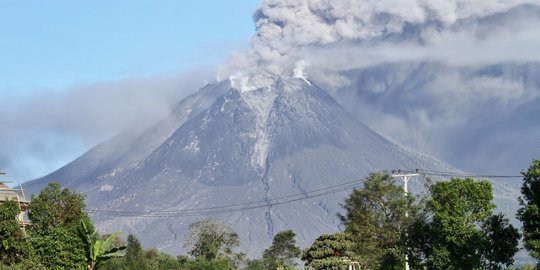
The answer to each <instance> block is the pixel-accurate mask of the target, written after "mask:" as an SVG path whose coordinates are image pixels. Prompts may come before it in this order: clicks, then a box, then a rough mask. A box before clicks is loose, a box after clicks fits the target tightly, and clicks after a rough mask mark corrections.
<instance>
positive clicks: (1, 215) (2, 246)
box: [0, 201, 28, 265]
mask: <svg viewBox="0 0 540 270" xmlns="http://www.w3.org/2000/svg"><path fill="white" fill-rule="evenodd" d="M19 212H20V209H19V205H18V203H17V202H15V201H7V202H4V203H2V204H0V263H3V264H5V265H13V264H15V263H18V262H20V261H21V260H23V259H24V258H25V257H26V256H27V254H28V252H27V249H28V246H27V245H26V240H25V238H24V232H23V231H22V229H21V227H20V226H19V223H18V221H17V215H18V214H19Z"/></svg>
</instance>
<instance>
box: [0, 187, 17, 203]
mask: <svg viewBox="0 0 540 270" xmlns="http://www.w3.org/2000/svg"><path fill="white" fill-rule="evenodd" d="M18 200H19V194H18V193H17V191H15V190H14V189H12V188H10V187H8V186H6V185H5V184H4V183H2V182H0V202H5V201H18Z"/></svg>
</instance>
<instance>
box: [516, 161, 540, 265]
mask: <svg viewBox="0 0 540 270" xmlns="http://www.w3.org/2000/svg"><path fill="white" fill-rule="evenodd" d="M521 174H522V175H523V184H522V186H521V194H522V196H521V197H520V199H519V203H520V205H521V208H520V209H519V210H518V214H517V217H518V219H519V220H520V221H521V222H522V223H523V240H524V246H525V248H526V249H527V250H528V251H529V253H530V254H531V256H532V257H533V258H535V259H536V260H540V160H533V162H532V163H531V165H530V166H529V169H528V170H527V171H525V172H522V173H521Z"/></svg>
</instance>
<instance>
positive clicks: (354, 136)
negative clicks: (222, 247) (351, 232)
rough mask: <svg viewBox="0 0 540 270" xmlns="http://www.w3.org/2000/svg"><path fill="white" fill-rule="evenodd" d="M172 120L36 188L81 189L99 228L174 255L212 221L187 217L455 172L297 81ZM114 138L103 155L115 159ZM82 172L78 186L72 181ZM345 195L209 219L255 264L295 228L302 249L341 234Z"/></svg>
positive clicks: (219, 100)
mask: <svg viewBox="0 0 540 270" xmlns="http://www.w3.org/2000/svg"><path fill="white" fill-rule="evenodd" d="M170 119H172V120H170ZM170 119H169V120H165V121H164V122H162V123H160V124H158V125H156V126H154V127H152V128H151V129H149V130H148V131H146V132H145V133H143V134H142V135H140V136H138V137H136V138H135V139H132V140H130V141H127V142H128V143H126V144H129V145H130V147H125V150H124V151H121V152H122V153H119V154H116V155H113V157H114V162H111V163H108V164H104V163H106V162H103V161H102V162H99V163H98V165H92V166H88V171H90V172H87V171H85V169H84V163H83V162H84V160H88V159H94V158H100V156H94V155H95V152H96V149H94V150H92V151H90V152H88V153H87V154H86V155H84V156H83V157H81V158H80V159H78V160H76V161H75V162H73V163H71V164H68V165H67V166H65V167H64V168H62V169H60V170H59V171H57V172H55V173H53V174H52V175H50V176H47V177H44V178H43V179H40V180H37V181H35V182H34V183H33V184H34V185H43V184H44V182H46V181H50V180H55V181H60V182H61V183H70V184H71V187H72V188H75V189H77V190H84V191H86V192H85V193H86V195H87V204H88V208H90V209H101V210H103V211H102V212H100V213H96V214H95V215H94V216H93V218H94V221H95V222H96V223H97V226H98V228H100V229H102V230H105V231H109V230H117V229H122V230H124V231H130V232H132V233H135V234H137V235H138V236H139V237H140V239H141V240H142V242H143V243H144V244H145V245H146V246H157V247H158V248H160V249H162V250H164V251H167V252H171V253H179V252H182V251H183V250H182V244H183V243H182V240H183V237H184V234H185V232H186V231H187V227H188V225H189V224H190V223H192V222H194V221H196V220H200V219H203V218H208V217H209V216H207V215H199V214H200V212H201V211H194V212H190V213H188V214H186V212H185V211H186V210H190V209H206V210H205V211H208V209H210V210H212V209H222V208H220V207H223V206H228V205H239V204H245V203H247V202H254V201H266V202H272V199H273V198H278V197H285V196H290V195H294V194H305V196H307V195H308V193H309V192H310V191H312V190H316V189H321V188H324V187H329V186H335V185H339V184H342V183H346V182H350V181H352V180H355V179H361V178H362V177H364V176H366V175H367V174H368V173H369V172H372V171H378V170H383V169H394V168H403V169H411V168H426V169H438V170H447V169H448V168H447V167H446V166H445V165H443V164H441V163H439V162H437V161H435V160H433V159H431V158H429V157H426V156H422V155H419V154H416V153H413V152H411V151H408V150H405V149H403V148H400V147H399V146H397V145H395V144H393V143H391V142H390V141H388V140H386V139H385V138H383V137H382V136H380V135H378V134H377V133H375V132H374V131H373V130H371V129H370V128H368V127H367V126H365V125H363V124H362V123H360V122H359V121H357V120H356V119H355V118H353V117H352V116H351V115H350V114H349V113H348V112H347V111H346V110H345V109H343V108H342V107H341V106H340V105H339V104H338V103H336V102H335V100H334V99H333V98H332V97H331V96H330V95H328V94H327V93H326V92H325V91H323V90H322V89H320V88H318V87H316V86H313V85H311V84H310V83H309V82H307V81H305V80H303V79H298V78H280V79H276V80H275V81H274V82H273V83H272V85H271V86H269V87H264V88H261V89H257V90H251V91H242V90H240V89H237V88H235V87H232V86H230V84H229V83H227V82H225V83H221V84H218V85H212V86H207V87H205V88H203V89H202V90H200V91H199V92H198V93H197V94H195V95H194V96H192V97H190V98H188V99H187V100H185V101H183V102H182V103H180V105H179V106H178V108H177V109H176V110H175V112H174V113H173V114H172V115H171V117H170ZM175 125H176V126H175ZM172 127H176V129H175V130H173V128H172ZM116 141H118V139H116V140H114V139H113V140H111V141H109V142H107V143H104V144H103V145H101V146H99V147H98V148H97V149H98V150H100V152H103V153H111V152H110V151H111V150H110V149H113V150H115V146H116ZM120 141H122V140H120ZM124 142H126V141H124ZM123 149H124V148H123ZM103 156H107V155H103ZM75 173H78V174H77V175H79V177H78V178H76V179H75V181H73V180H71V181H70V179H68V178H66V177H69V176H71V175H75ZM88 176H90V177H88ZM417 184H419V185H421V183H417ZM346 195H347V192H341V193H332V194H327V195H325V196H320V197H316V198H309V199H308V198H306V199H305V200H299V201H297V202H293V203H289V204H283V205H273V204H269V205H268V206H266V207H263V208H254V209H244V210H243V211H234V212H229V213H221V214H215V215H212V216H210V217H212V218H216V219H221V220H224V221H225V222H227V223H229V224H231V225H232V226H233V228H234V229H235V230H236V231H237V232H238V233H239V235H240V238H241V242H242V251H243V252H246V253H247V254H248V255H251V256H256V255H259V254H260V252H261V251H262V249H264V248H265V247H266V246H268V245H269V244H270V242H271V239H272V237H273V235H274V234H275V233H276V232H278V231H280V230H284V229H293V230H295V232H296V233H297V235H298V241H299V243H300V244H301V245H302V246H305V245H307V244H309V243H310V242H311V241H313V239H314V238H315V237H316V236H318V235H319V234H321V233H324V232H333V231H336V230H338V229H339V226H340V224H339V221H338V220H337V218H336V213H337V212H338V211H340V208H339V203H341V202H342V201H343V198H344V197H345V196H346ZM300 197H301V196H300ZM116 210H119V211H118V212H115V211H116ZM182 211H184V212H182ZM145 213H146V215H144V214H145ZM115 214H118V215H119V216H115Z"/></svg>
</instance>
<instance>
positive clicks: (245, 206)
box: [88, 180, 361, 217]
mask: <svg viewBox="0 0 540 270" xmlns="http://www.w3.org/2000/svg"><path fill="white" fill-rule="evenodd" d="M360 186H361V180H356V181H352V182H347V183H343V184H340V185H335V186H330V187H326V188H321V189H316V190H312V191H309V192H304V193H298V194H293V195H288V196H282V197H276V198H271V199H266V200H261V201H254V202H248V203H240V204H231V205H226V206H215V207H205V208H195V209H185V210H152V211H126V210H101V209H89V210H88V212H89V213H93V214H101V215H115V216H129V217H179V216H199V215H215V214H224V213H231V212H238V211H245V210H251V209H257V208H266V207H272V206H276V205H282V204H287V203H292V202H297V201H301V200H307V199H311V198H316V197H320V196H324V195H329V194H332V193H338V192H343V191H348V190H352V189H354V188H358V187H360Z"/></svg>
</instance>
